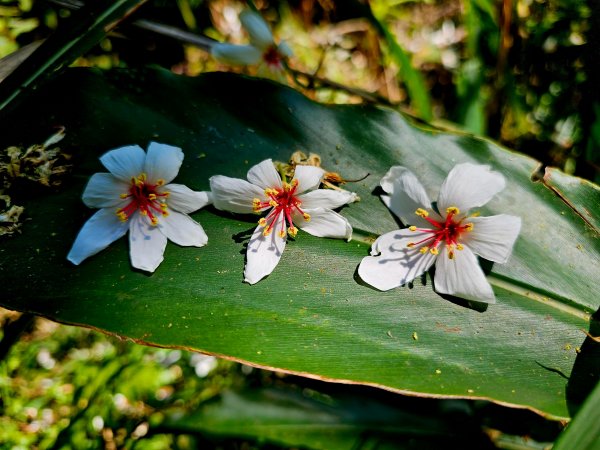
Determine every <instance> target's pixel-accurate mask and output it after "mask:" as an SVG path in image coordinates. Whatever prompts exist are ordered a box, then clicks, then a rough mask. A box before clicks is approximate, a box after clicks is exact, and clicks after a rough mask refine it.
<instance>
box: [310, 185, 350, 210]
mask: <svg viewBox="0 0 600 450" xmlns="http://www.w3.org/2000/svg"><path fill="white" fill-rule="evenodd" d="M356 199H357V196H356V194H355V193H354V192H350V191H337V190H333V189H316V190H314V191H310V192H308V193H306V194H302V195H299V196H298V200H300V201H301V202H302V205H300V207H301V208H302V209H314V208H328V209H335V208H339V207H340V206H343V205H347V204H348V203H352V202H354V201H356Z"/></svg>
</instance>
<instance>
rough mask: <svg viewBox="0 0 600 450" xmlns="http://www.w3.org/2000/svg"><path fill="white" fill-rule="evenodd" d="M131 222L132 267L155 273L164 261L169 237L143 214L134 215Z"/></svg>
mask: <svg viewBox="0 0 600 450" xmlns="http://www.w3.org/2000/svg"><path fill="white" fill-rule="evenodd" d="M129 222H130V223H129V257H130V258H131V265H132V266H133V267H135V268H136V269H140V270H145V271H148V272H154V271H155V270H156V268H157V267H158V266H159V265H160V263H161V262H162V261H163V259H164V258H163V254H164V252H165V247H166V246H167V237H166V236H165V235H164V234H163V233H161V231H160V229H159V228H158V226H153V225H150V222H149V221H148V218H147V217H145V216H142V215H141V214H134V215H133V216H132V217H131V218H130V219H129Z"/></svg>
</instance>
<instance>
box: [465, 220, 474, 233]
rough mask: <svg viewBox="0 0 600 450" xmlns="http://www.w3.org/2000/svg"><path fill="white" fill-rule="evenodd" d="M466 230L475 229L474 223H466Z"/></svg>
mask: <svg viewBox="0 0 600 450" xmlns="http://www.w3.org/2000/svg"><path fill="white" fill-rule="evenodd" d="M465 231H473V224H472V223H471V222H469V223H467V224H465Z"/></svg>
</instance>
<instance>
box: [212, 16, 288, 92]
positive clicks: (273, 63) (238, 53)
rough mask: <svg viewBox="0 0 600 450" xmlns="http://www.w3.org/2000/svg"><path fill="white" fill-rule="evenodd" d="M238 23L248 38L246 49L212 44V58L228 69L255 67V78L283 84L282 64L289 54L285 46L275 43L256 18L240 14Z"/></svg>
mask: <svg viewBox="0 0 600 450" xmlns="http://www.w3.org/2000/svg"><path fill="white" fill-rule="evenodd" d="M240 22H242V26H243V27H244V29H245V30H246V31H247V32H248V35H249V36H250V44H249V45H233V44H225V43H217V44H214V45H213V46H212V48H211V54H212V55H213V57H214V58H215V59H216V60H217V61H219V62H222V63H224V64H229V65H244V66H250V65H258V66H259V67H258V74H259V75H260V76H264V77H266V78H275V79H277V80H278V81H281V82H284V81H285V77H284V73H283V71H284V61H285V60H286V59H287V58H289V57H290V56H292V50H291V49H290V47H289V46H288V45H287V44H286V43H285V42H281V43H279V44H276V43H275V40H274V39H273V34H272V33H271V30H270V29H269V26H268V25H267V23H266V22H265V21H264V19H263V18H262V17H261V16H260V14H258V13H256V12H254V11H251V10H245V11H242V13H241V14H240Z"/></svg>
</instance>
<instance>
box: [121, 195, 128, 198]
mask: <svg viewBox="0 0 600 450" xmlns="http://www.w3.org/2000/svg"><path fill="white" fill-rule="evenodd" d="M119 197H121V198H127V197H129V194H121V195H119Z"/></svg>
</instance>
